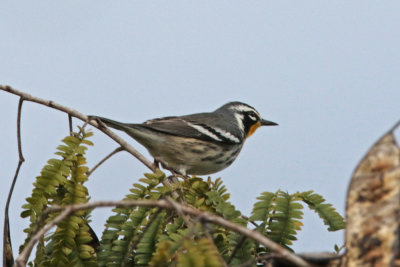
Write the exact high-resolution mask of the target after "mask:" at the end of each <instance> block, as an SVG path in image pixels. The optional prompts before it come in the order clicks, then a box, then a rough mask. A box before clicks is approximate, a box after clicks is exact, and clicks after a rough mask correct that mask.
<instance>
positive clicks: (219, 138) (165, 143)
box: [90, 102, 277, 175]
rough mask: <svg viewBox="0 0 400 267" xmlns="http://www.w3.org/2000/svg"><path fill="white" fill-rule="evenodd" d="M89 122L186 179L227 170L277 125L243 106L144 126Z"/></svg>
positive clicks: (231, 103)
mask: <svg viewBox="0 0 400 267" xmlns="http://www.w3.org/2000/svg"><path fill="white" fill-rule="evenodd" d="M90 118H91V119H99V120H101V121H102V122H104V123H105V124H106V125H107V126H110V127H112V128H115V129H118V130H122V131H124V132H126V133H127V134H128V135H130V136H131V137H132V138H134V139H135V140H136V141H138V142H139V143H140V144H142V145H143V146H144V147H146V149H147V150H148V151H149V153H150V154H151V155H152V156H153V157H154V159H155V160H157V161H159V162H161V163H162V165H163V166H164V167H165V168H167V169H170V170H172V171H175V172H177V173H180V174H183V175H186V174H194V175H207V174H212V173H215V172H218V171H220V170H223V169H225V168H226V167H228V166H229V165H231V164H232V162H233V161H234V160H235V159H236V157H237V156H238V154H239V152H240V150H241V149H242V146H243V144H244V141H245V140H246V138H248V137H249V136H250V135H251V134H253V133H254V131H255V130H256V129H257V128H258V127H259V126H262V125H277V124H276V123H274V122H271V121H267V120H263V119H262V118H261V117H260V114H259V113H258V112H257V111H256V110H255V109H254V108H253V107H251V106H249V105H247V104H244V103H241V102H230V103H228V104H225V105H223V106H222V107H220V108H219V109H217V110H215V111H214V112H208V113H197V114H191V115H186V116H176V117H164V118H159V119H153V120H148V121H145V122H144V123H141V124H135V123H133V124H131V123H121V122H117V121H113V120H110V119H106V118H102V117H95V116H90Z"/></svg>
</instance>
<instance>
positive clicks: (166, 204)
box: [15, 199, 310, 267]
mask: <svg viewBox="0 0 400 267" xmlns="http://www.w3.org/2000/svg"><path fill="white" fill-rule="evenodd" d="M172 201H173V200H171V199H169V200H168V201H166V200H164V199H162V200H123V201H96V202H91V203H85V204H77V205H68V206H53V207H49V208H48V209H47V210H46V212H45V213H46V214H47V213H49V212H59V211H62V212H61V214H60V215H58V216H57V217H56V218H55V219H54V220H52V221H51V222H49V223H47V224H46V225H45V226H44V227H43V228H42V229H40V230H39V231H38V232H37V233H36V234H35V235H34V236H33V237H32V238H31V240H29V242H28V244H27V245H26V246H25V248H24V250H23V251H22V252H21V254H20V255H19V256H18V258H17V259H16V261H15V266H25V264H26V262H27V260H28V258H29V255H30V253H31V251H32V249H33V247H34V245H35V244H36V242H38V240H39V239H40V238H41V237H42V236H43V235H44V234H45V233H46V232H48V231H49V230H50V229H51V228H52V227H53V226H54V225H56V224H58V223H59V222H60V221H62V220H63V219H65V218H66V217H68V216H69V215H70V214H72V213H74V212H76V211H78V210H83V209H92V208H97V207H113V206H117V207H131V206H141V207H159V208H161V209H175V207H176V206H179V208H180V210H181V211H182V212H183V213H184V214H188V215H192V216H196V217H201V218H202V220H204V221H206V222H209V223H214V224H218V225H220V226H223V227H225V228H227V229H229V230H231V231H234V232H236V233H238V234H240V235H244V236H246V237H247V238H250V239H252V240H254V241H256V242H257V243H260V244H262V245H264V246H265V247H267V248H268V249H270V250H271V251H272V252H274V253H276V254H279V255H280V256H281V258H282V259H285V260H286V261H288V262H290V263H292V264H294V266H304V267H310V264H308V263H307V262H306V261H304V260H303V259H302V258H300V257H298V256H296V255H295V254H293V253H291V252H290V251H288V250H287V249H285V248H283V247H282V246H280V245H278V244H276V243H274V242H273V241H271V240H270V239H268V238H267V237H265V236H264V235H262V234H261V233H259V232H257V231H252V230H250V229H247V228H246V227H243V226H241V225H238V224H236V223H233V222H230V221H228V220H225V219H224V218H222V217H219V216H217V215H214V214H212V213H209V212H203V211H200V210H197V209H195V208H192V207H189V206H187V205H182V204H180V203H177V202H175V204H174V205H172V204H171V202H172Z"/></svg>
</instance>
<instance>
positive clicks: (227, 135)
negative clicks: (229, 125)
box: [214, 128, 240, 143]
mask: <svg viewBox="0 0 400 267" xmlns="http://www.w3.org/2000/svg"><path fill="white" fill-rule="evenodd" d="M214 130H215V131H216V132H217V133H219V134H220V135H221V136H222V137H224V138H226V139H229V140H231V141H233V142H235V143H240V140H239V138H237V137H236V136H234V135H233V134H231V133H230V132H227V131H224V130H222V129H220V128H214Z"/></svg>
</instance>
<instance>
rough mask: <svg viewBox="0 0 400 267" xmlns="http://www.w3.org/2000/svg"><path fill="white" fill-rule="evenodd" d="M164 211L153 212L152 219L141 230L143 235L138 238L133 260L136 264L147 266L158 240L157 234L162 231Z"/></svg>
mask: <svg viewBox="0 0 400 267" xmlns="http://www.w3.org/2000/svg"><path fill="white" fill-rule="evenodd" d="M165 215H166V212H160V213H159V214H155V218H154V220H151V221H150V223H149V224H148V226H147V227H146V228H145V229H144V230H143V231H144V234H143V237H142V238H141V239H140V242H139V244H138V245H137V250H136V253H135V254H136V255H135V261H136V265H137V266H139V265H142V266H148V265H149V263H150V261H151V258H152V255H153V253H154V252H155V251H156V245H157V243H158V240H159V236H160V234H161V233H162V231H163V229H162V226H163V221H164V217H165Z"/></svg>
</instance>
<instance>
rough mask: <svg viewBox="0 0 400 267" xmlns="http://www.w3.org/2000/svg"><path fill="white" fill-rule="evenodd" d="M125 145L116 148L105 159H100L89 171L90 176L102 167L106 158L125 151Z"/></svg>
mask: <svg viewBox="0 0 400 267" xmlns="http://www.w3.org/2000/svg"><path fill="white" fill-rule="evenodd" d="M123 150H124V148H123V147H121V146H120V147H117V148H116V149H114V150H113V151H112V152H111V153H110V154H108V155H107V156H106V157H105V158H104V159H102V160H100V162H99V163H97V164H96V165H95V166H94V167H93V168H92V169H91V170H90V171H88V173H87V176H88V177H89V176H90V175H91V174H92V173H93V172H94V171H95V170H96V169H97V168H98V167H100V165H101V164H103V163H104V162H105V161H106V160H108V159H109V158H111V157H112V156H114V155H115V154H117V153H118V152H121V151H123Z"/></svg>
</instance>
